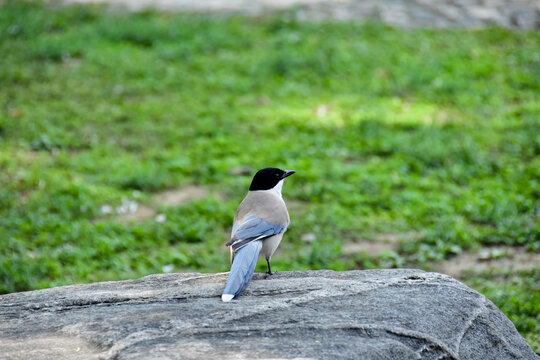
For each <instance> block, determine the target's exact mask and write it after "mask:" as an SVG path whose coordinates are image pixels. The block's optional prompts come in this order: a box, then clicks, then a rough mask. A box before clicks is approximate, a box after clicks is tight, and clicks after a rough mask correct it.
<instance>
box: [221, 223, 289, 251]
mask: <svg viewBox="0 0 540 360" xmlns="http://www.w3.org/2000/svg"><path fill="white" fill-rule="evenodd" d="M286 228H287V224H270V223H269V222H268V221H266V220H264V219H261V218H260V217H258V216H254V215H252V216H248V217H247V218H246V219H244V221H242V222H241V223H235V224H234V225H233V230H232V236H231V241H229V242H228V243H227V246H232V249H233V251H234V252H236V251H238V249H240V248H242V247H243V246H245V245H246V244H248V243H249V242H251V241H253V240H260V239H264V238H266V237H269V236H272V235H276V234H279V233H282V232H284V231H285V229H286Z"/></svg>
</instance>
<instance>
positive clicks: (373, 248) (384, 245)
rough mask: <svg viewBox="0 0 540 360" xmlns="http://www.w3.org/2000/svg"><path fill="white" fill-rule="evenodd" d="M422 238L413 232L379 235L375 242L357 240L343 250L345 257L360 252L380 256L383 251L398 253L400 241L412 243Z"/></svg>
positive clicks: (344, 246) (343, 247) (345, 245)
mask: <svg viewBox="0 0 540 360" xmlns="http://www.w3.org/2000/svg"><path fill="white" fill-rule="evenodd" d="M421 237H422V233H420V232H416V231H411V232H404V233H399V232H389V233H382V234H378V235H377V236H376V237H375V240H367V239H362V240H356V241H350V242H347V243H346V244H344V245H343V246H342V248H341V250H342V251H343V254H344V255H353V254H357V253H360V252H365V253H368V254H369V255H371V256H376V255H379V254H380V253H381V252H383V251H396V250H397V249H398V247H399V242H400V241H411V240H415V239H419V238H421Z"/></svg>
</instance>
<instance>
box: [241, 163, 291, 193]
mask: <svg viewBox="0 0 540 360" xmlns="http://www.w3.org/2000/svg"><path fill="white" fill-rule="evenodd" d="M295 172H296V171H294V170H281V169H278V168H264V169H261V170H259V171H257V173H256V174H255V176H254V177H253V181H251V186H250V187H249V190H250V191H254V190H270V189H272V188H273V187H274V186H276V185H277V183H278V182H280V181H281V180H283V179H285V178H286V177H287V176H291V175H292V174H294V173H295Z"/></svg>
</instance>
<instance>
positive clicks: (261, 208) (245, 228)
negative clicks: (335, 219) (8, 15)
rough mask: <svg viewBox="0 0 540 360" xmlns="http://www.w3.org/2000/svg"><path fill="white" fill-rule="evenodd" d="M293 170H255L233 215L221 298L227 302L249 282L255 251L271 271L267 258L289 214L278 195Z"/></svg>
mask: <svg viewBox="0 0 540 360" xmlns="http://www.w3.org/2000/svg"><path fill="white" fill-rule="evenodd" d="M294 173H296V171H294V170H281V169H278V168H272V167H269V168H264V169H261V170H259V171H257V173H256V174H255V176H254V177H253V180H252V181H251V185H250V187H249V191H248V193H247V195H246V197H245V198H244V200H242V202H241V203H240V205H239V206H238V209H237V210H236V214H235V215H234V220H233V227H232V231H231V238H230V240H229V241H228V242H227V243H226V244H225V245H226V246H229V247H230V252H231V263H232V265H231V271H230V273H229V278H228V279H227V284H226V285H225V289H224V290H223V294H222V295H221V300H222V301H225V302H228V301H231V300H232V299H234V298H236V297H238V296H239V295H240V294H241V293H242V292H243V291H244V290H245V289H246V288H247V286H248V285H249V282H250V281H251V278H252V277H253V273H254V271H255V266H256V265H257V259H258V257H259V254H261V255H262V256H264V258H265V259H266V264H267V265H268V271H267V274H268V275H273V274H274V273H273V272H272V268H271V267H270V259H271V258H272V255H273V254H274V252H275V251H276V249H277V247H278V245H279V243H280V242H281V239H282V238H283V233H285V231H286V230H287V228H288V226H289V223H290V218H289V212H288V210H287V206H286V205H285V201H284V200H283V197H282V195H281V189H282V188H283V181H284V180H285V178H287V177H289V176H291V175H292V174H294Z"/></svg>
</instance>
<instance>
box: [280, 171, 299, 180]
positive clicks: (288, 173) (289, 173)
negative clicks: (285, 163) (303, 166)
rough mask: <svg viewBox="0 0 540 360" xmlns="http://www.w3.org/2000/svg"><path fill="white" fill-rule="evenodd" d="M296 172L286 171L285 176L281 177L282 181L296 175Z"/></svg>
mask: <svg viewBox="0 0 540 360" xmlns="http://www.w3.org/2000/svg"><path fill="white" fill-rule="evenodd" d="M295 172H296V171H294V170H285V173H284V174H283V176H282V177H281V178H282V179H285V178H286V177H288V176H291V175H292V174H294V173H295Z"/></svg>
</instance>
